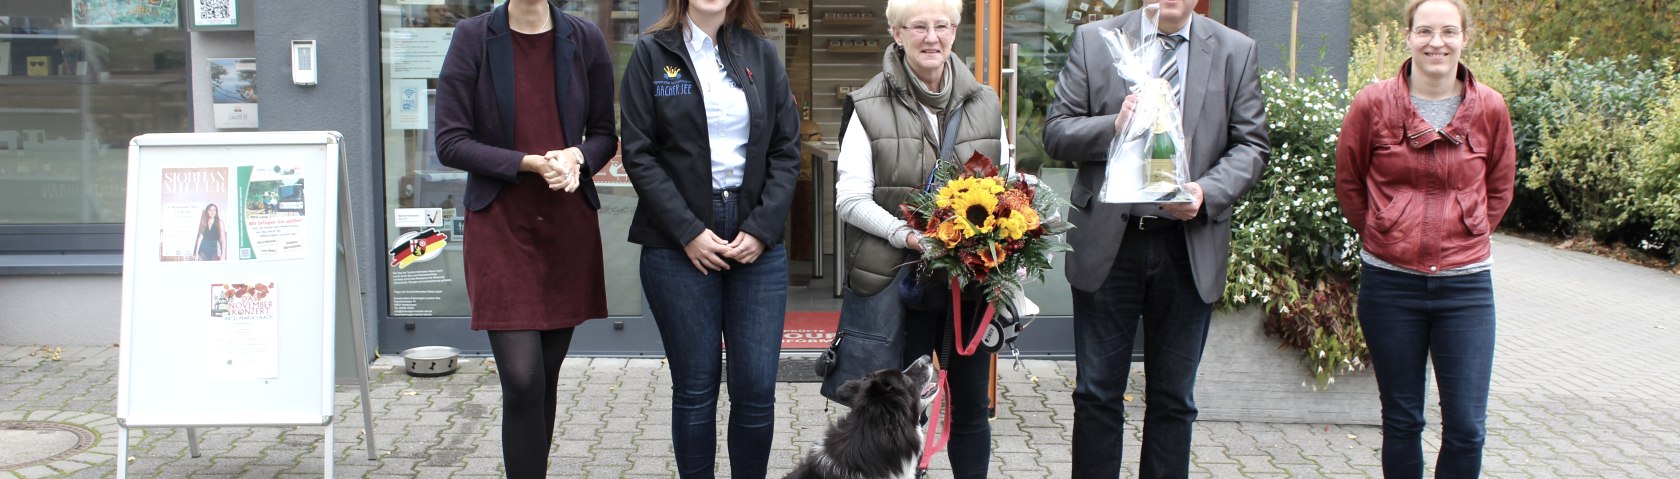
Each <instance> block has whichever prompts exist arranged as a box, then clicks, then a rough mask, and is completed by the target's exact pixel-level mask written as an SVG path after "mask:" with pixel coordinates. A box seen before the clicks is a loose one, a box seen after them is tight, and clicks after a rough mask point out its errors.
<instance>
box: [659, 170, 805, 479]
mask: <svg viewBox="0 0 1680 479" xmlns="http://www.w3.org/2000/svg"><path fill="white" fill-rule="evenodd" d="M713 213H714V214H713V218H715V219H714V221H713V223H712V225H711V229H712V232H713V233H716V234H717V235H718V237H720V238H723V239H725V240H730V239H733V238H734V237H735V234H736V228H737V227H738V225H739V221H738V220H737V216H736V204H735V199H734V197H733V194H731V196H730V197H729V198H727V199H725V198H723V197H721V196H714V201H713ZM779 239H780V238H761V240H763V241H766V242H770V241H776V240H779ZM729 265H730V269H728V270H725V271H712V272H711V274H707V275H702V274H700V271H699V270H696V269H695V268H694V265H693V264H692V263H690V262H689V260H688V256H687V255H685V254H683V250H680V249H670V248H652V247H648V248H643V249H642V265H641V273H642V289H643V291H644V293H645V294H646V296H647V301H648V306H649V307H650V308H651V312H652V313H653V319H654V322H655V323H657V324H658V325H659V335H660V338H661V340H662V341H663V342H664V344H665V357H666V358H667V360H668V361H669V362H670V364H671V440H672V443H673V448H674V449H675V452H676V459H677V471H678V473H679V475H680V476H681V477H684V478H691V477H712V475H713V474H712V473H713V470H714V468H715V466H716V463H717V397H718V382H719V380H720V379H721V377H722V373H723V368H722V364H721V363H722V357H723V344H724V343H727V344H728V347H729V376H728V377H729V399H730V410H729V466H730V471H731V473H732V474H733V477H738V478H755V479H759V478H763V477H764V476H765V473H766V468H767V467H768V466H767V464H768V463H769V460H770V442H771V439H772V435H773V433H774V430H775V424H776V409H775V405H776V366H777V360H779V359H780V356H781V352H782V323H783V319H784V314H785V312H786V310H787V285H788V281H787V252H786V250H785V249H783V247H782V246H781V245H780V244H777V245H776V246H772V247H768V248H766V249H765V251H764V253H763V254H762V255H760V256H759V257H758V259H757V260H756V261H754V262H753V263H752V264H741V263H737V262H734V261H729Z"/></svg>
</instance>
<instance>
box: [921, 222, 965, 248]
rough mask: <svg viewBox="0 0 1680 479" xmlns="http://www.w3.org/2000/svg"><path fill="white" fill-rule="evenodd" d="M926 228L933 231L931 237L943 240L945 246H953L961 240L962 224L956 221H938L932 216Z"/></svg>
mask: <svg viewBox="0 0 1680 479" xmlns="http://www.w3.org/2000/svg"><path fill="white" fill-rule="evenodd" d="M928 229H930V230H933V231H934V235H933V237H935V238H939V240H940V241H944V242H945V247H946V248H955V247H957V243H960V242H962V240H963V226H962V225H961V224H958V222H956V221H939V219H938V218H934V219H933V220H932V221H931V222H930V223H929V224H928Z"/></svg>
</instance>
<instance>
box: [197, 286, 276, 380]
mask: <svg viewBox="0 0 1680 479" xmlns="http://www.w3.org/2000/svg"><path fill="white" fill-rule="evenodd" d="M276 293H277V291H276V289H275V285H274V282H273V281H269V282H263V283H215V284H211V285H210V298H209V299H210V304H209V306H210V315H209V316H208V318H207V319H206V321H205V325H204V342H205V347H204V367H205V373H206V375H207V376H209V377H210V378H212V379H270V378H274V377H277V376H279V371H280V321H279V319H278V318H279V317H280V314H279V302H278V301H277V300H276V299H275V298H276V297H277V296H276Z"/></svg>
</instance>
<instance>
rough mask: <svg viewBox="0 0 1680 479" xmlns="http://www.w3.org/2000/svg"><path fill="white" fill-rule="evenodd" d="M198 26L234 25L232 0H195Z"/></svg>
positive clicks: (235, 21)
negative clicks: (196, 2)
mask: <svg viewBox="0 0 1680 479" xmlns="http://www.w3.org/2000/svg"><path fill="white" fill-rule="evenodd" d="M197 1H198V13H197V17H198V18H197V23H198V24H199V25H234V24H236V23H237V20H236V19H235V17H234V12H233V0H197Z"/></svg>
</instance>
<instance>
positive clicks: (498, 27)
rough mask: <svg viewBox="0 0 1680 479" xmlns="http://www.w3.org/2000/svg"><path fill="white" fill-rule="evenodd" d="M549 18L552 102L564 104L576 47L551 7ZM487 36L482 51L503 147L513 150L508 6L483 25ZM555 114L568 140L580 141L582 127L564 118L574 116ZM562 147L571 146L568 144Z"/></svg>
mask: <svg viewBox="0 0 1680 479" xmlns="http://www.w3.org/2000/svg"><path fill="white" fill-rule="evenodd" d="M548 14H549V17H550V18H552V19H553V23H554V54H555V56H554V100H555V101H557V102H563V101H565V99H566V92H567V91H569V87H570V86H571V85H570V83H571V82H570V80H571V71H572V58H573V57H575V56H576V55H577V44H576V43H573V42H572V22H570V21H568V20H567V19H566V15H565V14H564V13H561V12H560V9H559V8H556V7H555V6H554V5H553V4H550V5H549V6H548ZM486 26H487V27H488V29H489V31H490V34H489V35H488V37H487V38H486V39H485V49H486V50H487V51H488V53H489V55H488V59H489V60H490V80H491V82H493V83H494V84H495V86H496V113H497V116H499V117H500V118H501V121H502V132H503V133H504V134H505V135H506V136H507V138H503V139H502V141H503V143H504V144H505V145H506V146H510V147H511V146H513V132H514V124H513V122H514V109H515V107H514V98H513V29H512V28H511V27H509V26H508V4H506V3H503V4H502V5H501V6H498V7H496V9H495V10H494V11H492V12H491V13H490V22H489V23H488V24H487V25H486ZM555 106H556V108H558V110H557V111H560V112H562V114H561V115H560V123H561V126H562V127H563V128H565V130H566V131H565V133H566V136H567V137H568V138H581V137H582V136H583V135H582V130H580V128H582V127H583V125H579V124H573V123H574V122H567V121H566V119H567V118H571V117H575V116H577V115H566V114H564V112H565V111H566V109H565V108H562V107H561V106H560V105H555ZM565 144H567V145H571V144H572V142H571V141H566V142H565Z"/></svg>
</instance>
